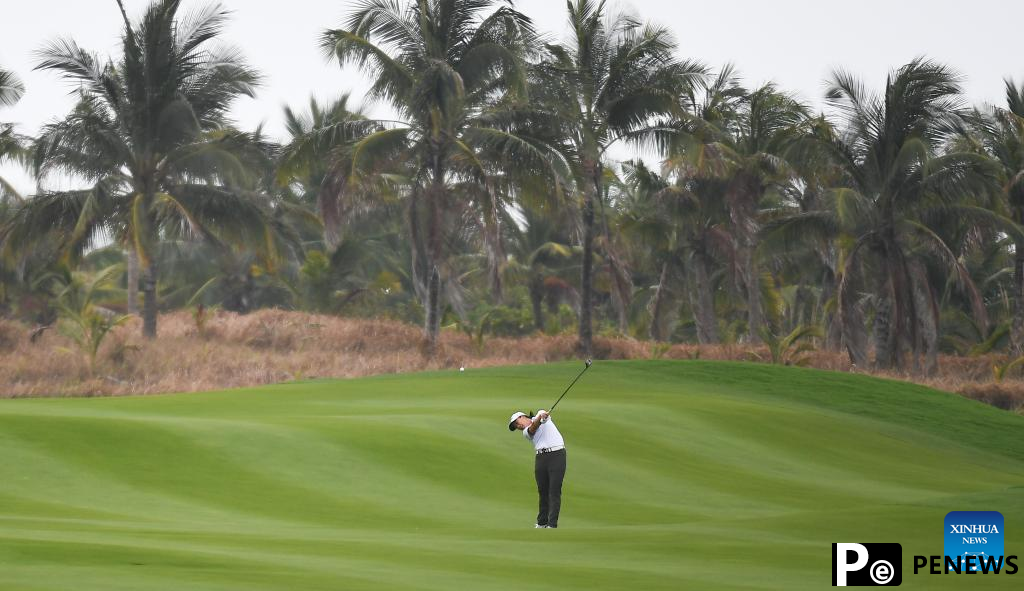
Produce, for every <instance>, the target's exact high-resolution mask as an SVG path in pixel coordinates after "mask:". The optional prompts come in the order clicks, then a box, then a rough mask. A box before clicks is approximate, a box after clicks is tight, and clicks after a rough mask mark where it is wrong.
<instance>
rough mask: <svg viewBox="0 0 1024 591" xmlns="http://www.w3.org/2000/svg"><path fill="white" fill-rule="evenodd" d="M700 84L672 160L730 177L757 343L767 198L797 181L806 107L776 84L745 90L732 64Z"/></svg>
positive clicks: (743, 281) (687, 103) (693, 173)
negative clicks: (794, 161) (791, 159)
mask: <svg viewBox="0 0 1024 591" xmlns="http://www.w3.org/2000/svg"><path fill="white" fill-rule="evenodd" d="M702 90H703V93H702V94H701V95H690V96H689V97H686V96H684V97H683V101H682V102H683V105H682V106H683V116H682V117H681V120H680V121H679V122H677V129H678V130H679V131H680V132H681V134H680V137H679V138H676V139H675V140H674V141H673V148H672V154H671V157H670V159H669V161H668V162H667V164H668V165H669V167H670V169H672V170H673V171H674V172H676V173H677V174H679V175H682V176H684V177H686V178H690V179H695V180H701V181H705V182H707V181H711V180H712V179H717V180H718V181H723V182H724V183H725V185H724V189H725V192H724V199H725V202H726V204H727V205H728V208H729V214H730V217H731V220H732V227H731V230H732V235H733V243H734V245H733V249H734V251H735V261H736V265H735V270H736V275H737V278H738V281H737V283H738V284H739V285H740V286H741V287H742V290H743V293H744V294H745V299H746V304H747V338H748V339H749V340H750V341H751V342H758V341H760V339H761V333H762V331H761V329H762V328H763V327H764V304H763V302H762V291H763V290H762V287H761V272H760V270H759V265H758V261H757V246H758V237H759V233H760V228H761V205H762V200H763V199H764V198H765V195H766V193H767V192H768V191H769V189H772V188H778V187H780V186H784V185H786V184H788V183H790V182H791V181H792V180H794V178H795V173H794V170H793V168H792V166H790V163H788V162H787V160H786V156H787V153H788V152H789V150H790V147H791V146H792V145H793V144H794V143H795V142H797V141H798V140H799V139H800V138H801V137H802V136H803V135H804V134H805V133H806V131H807V129H806V127H807V125H808V111H807V108H806V107H805V106H804V105H802V104H800V103H799V102H798V101H797V100H795V99H794V98H793V97H792V96H790V95H788V94H786V93H784V92H782V91H780V90H779V89H778V88H777V87H776V86H775V85H774V84H772V83H768V84H764V85H762V86H760V87H758V88H756V89H754V90H752V91H745V90H744V89H743V88H742V87H741V86H740V83H739V79H738V78H737V77H736V75H735V73H734V71H733V69H732V67H731V66H727V67H725V68H723V70H722V71H721V72H720V73H719V75H718V76H717V78H715V80H714V81H713V82H712V83H711V84H710V85H707V86H705V87H703V88H702Z"/></svg>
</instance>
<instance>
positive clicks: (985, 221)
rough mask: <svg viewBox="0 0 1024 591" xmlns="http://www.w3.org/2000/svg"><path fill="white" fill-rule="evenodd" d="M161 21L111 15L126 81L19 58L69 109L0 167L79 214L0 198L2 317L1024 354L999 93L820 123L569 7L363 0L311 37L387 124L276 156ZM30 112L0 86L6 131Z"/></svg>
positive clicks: (236, 91) (1009, 107)
mask: <svg viewBox="0 0 1024 591" xmlns="http://www.w3.org/2000/svg"><path fill="white" fill-rule="evenodd" d="M179 4H180V1H179V0H156V1H154V2H153V4H152V5H151V6H150V7H149V8H148V10H147V11H146V12H145V14H144V15H143V16H142V18H141V19H140V20H136V21H133V20H132V19H130V18H129V16H128V15H127V14H125V11H124V9H123V7H122V6H121V3H120V2H118V6H119V7H120V8H121V15H122V18H123V21H124V31H123V34H122V37H121V44H120V52H119V54H118V55H115V56H111V57H109V58H108V57H100V56H97V55H95V54H92V53H90V52H88V51H86V50H85V49H83V48H81V47H79V46H78V45H77V44H76V43H75V42H74V40H72V39H70V38H64V39H57V40H54V41H51V42H49V43H48V44H47V45H45V46H44V47H43V49H41V50H40V51H39V53H38V58H39V63H38V68H40V69H45V70H51V71H54V72H56V73H58V74H59V75H60V76H62V77H64V78H66V79H68V80H70V81H73V82H74V83H75V84H76V85H77V87H78V89H79V90H78V102H77V104H76V105H75V107H74V108H73V109H72V111H71V112H70V113H67V114H66V115H64V116H62V117H60V118H57V119H55V120H53V121H52V122H51V123H49V124H47V125H46V126H45V127H44V128H43V129H42V130H40V132H39V133H38V135H37V137H31V138H30V137H25V136H23V135H19V134H18V133H17V132H16V130H15V128H14V126H13V125H12V124H2V125H0V160H2V159H8V160H13V161H17V162H20V163H22V164H23V165H25V166H26V167H28V168H29V169H31V170H32V171H33V172H34V174H35V175H36V176H37V177H38V178H39V179H40V180H43V179H45V178H47V177H48V176H50V175H54V174H59V175H71V176H72V177H73V178H75V179H79V180H81V181H82V182H83V185H82V186H83V188H81V189H79V190H74V191H60V192H48V193H40V194H37V195H30V196H23V195H20V194H18V193H17V192H16V191H14V189H13V187H11V186H10V185H9V184H8V183H6V182H4V181H3V180H2V179H0V228H2V229H0V254H2V257H3V258H2V262H0V280H2V283H0V287H2V291H0V308H2V310H3V311H5V313H8V314H15V315H20V316H22V317H26V318H32V319H35V320H36V321H38V322H42V323H46V322H52V319H53V315H54V314H55V313H56V312H55V311H56V310H58V308H59V307H58V306H56V305H54V304H53V301H52V300H54V298H56V297H58V295H59V294H60V293H66V290H67V286H68V285H69V284H73V283H74V282H75V281H76V277H79V278H80V277H82V276H88V275H89V274H93V275H95V274H96V273H101V272H104V270H107V269H109V268H110V267H111V266H112V265H118V266H119V267H118V269H120V270H121V271H122V272H121V273H120V274H119V276H120V277H121V279H120V281H119V283H118V284H117V285H114V286H112V287H111V288H110V289H109V290H108V291H109V293H107V295H106V299H105V305H107V306H108V307H110V308H115V309H116V308H118V307H119V306H123V307H124V308H125V310H126V311H130V312H134V311H136V310H137V309H138V304H139V300H140V299H141V302H142V303H143V305H142V307H141V310H142V312H141V313H142V317H143V319H144V323H143V331H144V333H145V335H146V336H148V337H155V336H156V335H157V321H158V310H159V309H161V308H168V307H179V306H195V307H199V309H200V310H201V309H202V307H208V306H221V307H224V308H227V309H231V310H236V311H241V312H245V311H248V310H251V309H253V308H256V307H261V306H285V307H296V308H301V309H308V310H313V311H320V312H329V313H341V314H358V315H377V316H390V317H396V318H402V319H405V320H409V321H416V322H420V323H422V325H423V326H424V336H425V342H426V343H427V345H428V346H429V347H432V346H433V345H434V344H435V343H436V340H437V337H438V334H439V331H440V330H441V328H442V327H443V326H447V325H455V326H458V327H462V328H463V329H464V330H467V332H471V333H473V332H474V331H475V332H481V333H482V332H484V331H487V332H494V333H500V334H525V333H527V332H531V331H535V330H540V331H548V332H562V331H568V330H575V331H576V332H577V333H578V337H579V347H580V351H581V353H583V354H588V353H590V352H591V349H592V341H593V336H594V334H595V331H597V332H599V333H607V334H623V335H630V336H635V337H641V338H648V337H649V338H651V339H654V340H658V341H692V342H699V343H702V344H703V343H707V344H711V343H720V342H736V341H743V342H749V343H753V344H756V343H760V342H762V341H769V342H777V341H778V339H779V338H781V337H782V336H784V335H797V334H799V335H801V336H809V337H813V338H814V339H815V340H816V343H817V345H818V346H821V347H826V348H830V349H834V350H845V351H847V352H848V354H849V356H850V360H851V362H852V363H854V364H856V365H858V366H869V365H874V366H876V367H878V368H895V369H903V370H910V371H915V372H921V373H932V372H934V371H935V370H936V367H937V363H938V354H939V353H940V352H951V353H960V354H968V353H977V352H986V351H992V350H996V349H1002V350H1008V351H1012V352H1015V353H1020V352H1021V349H1022V347H1024V250H1022V249H1024V231H1022V228H1021V225H1022V224H1024V90H1022V89H1021V88H1018V87H1017V86H1016V85H1014V84H1013V83H1012V82H1007V100H1006V104H1004V105H1000V106H985V107H971V106H970V105H967V104H966V103H965V101H964V98H963V93H962V89H961V79H960V77H959V75H958V74H956V73H955V72H953V71H951V70H950V69H949V68H948V67H946V66H944V65H943V64H939V63H936V62H933V61H930V60H928V59H925V58H921V59H917V60H914V61H912V62H911V63H908V64H905V65H903V66H901V67H899V68H897V69H895V70H894V71H893V72H892V73H891V74H890V75H889V77H888V78H887V79H886V80H885V81H884V86H882V85H880V87H879V92H878V93H877V94H876V93H874V92H872V91H870V90H868V85H866V84H865V83H864V82H862V81H861V80H859V79H858V78H857V77H856V76H854V75H852V74H850V73H848V72H844V71H837V72H835V73H834V75H833V76H832V79H831V82H830V86H829V89H828V91H827V94H826V96H825V99H826V105H827V107H826V109H825V111H824V113H816V112H814V111H813V110H812V109H811V108H810V107H808V106H807V105H805V104H802V103H801V102H800V101H799V100H798V99H797V98H796V97H795V96H794V95H792V94H790V93H788V92H786V91H785V90H783V89H780V88H779V87H777V86H776V85H774V84H765V85H762V86H759V87H754V88H750V87H747V86H746V85H745V84H744V82H743V80H742V78H741V77H740V76H739V75H738V73H737V72H736V71H735V70H734V69H733V67H732V66H724V67H721V68H720V69H718V70H713V69H712V68H711V67H709V66H707V65H705V64H702V63H700V62H699V61H697V60H694V59H687V58H685V57H683V56H681V55H679V50H678V48H677V46H676V44H675V42H674V40H673V39H672V36H671V35H670V34H669V32H668V31H667V30H666V29H664V28H662V27H659V26H656V25H653V24H650V23H646V22H644V21H642V20H641V19H639V18H637V17H635V16H632V15H628V14H620V13H616V12H614V11H613V10H610V9H609V7H608V6H606V5H605V3H604V2H603V1H599V0H570V2H569V3H568V4H567V17H568V23H569V24H568V30H567V31H565V32H564V34H561V33H562V32H560V34H558V35H555V36H550V35H545V34H542V33H540V32H538V31H537V30H536V29H535V28H534V26H533V24H532V22H531V20H530V19H529V18H528V17H527V16H526V15H524V14H522V13H520V12H518V11H517V10H516V9H515V8H514V5H512V4H510V3H506V2H501V1H499V0H405V1H403V2H393V1H389V0H364V1H362V2H360V3H359V4H358V6H357V7H356V9H355V10H353V11H352V12H351V14H350V15H349V17H348V18H347V20H345V22H343V23H342V24H341V26H340V27H338V28H332V29H328V30H325V31H324V32H323V34H322V35H321V37H320V39H318V40H310V42H311V43H319V44H320V46H321V47H322V48H323V50H324V52H325V54H326V55H327V56H329V59H330V60H333V61H335V62H337V63H338V64H339V65H342V66H343V65H347V64H355V65H356V66H358V67H359V68H360V69H361V70H362V71H363V72H364V73H365V75H366V76H367V77H368V78H369V79H370V81H371V91H370V96H369V97H367V98H368V99H373V100H375V101H377V102H378V103H379V104H381V105H383V106H386V107H387V110H388V111H389V112H390V113H392V115H391V116H389V117H388V118H376V117H374V116H371V115H370V114H369V113H368V112H366V111H364V110H363V109H364V108H365V106H357V103H360V102H363V101H358V100H356V99H354V98H353V97H351V96H350V95H348V94H344V90H345V89H338V96H339V98H338V99H337V100H335V101H333V102H330V103H327V104H322V103H320V102H317V101H315V100H313V101H311V102H310V104H309V105H308V107H306V108H304V109H291V108H289V109H286V111H285V113H284V114H283V116H284V118H285V122H286V126H287V131H288V136H289V137H288V138H287V139H286V140H285V141H284V142H282V143H278V142H275V141H272V140H271V139H270V138H268V137H267V136H266V135H265V134H264V133H263V131H262V130H259V129H257V130H242V129H238V128H237V127H236V126H235V125H234V124H232V122H231V121H230V119H229V117H228V114H229V112H230V108H231V105H232V103H233V101H234V100H235V99H236V98H238V97H240V96H253V95H255V93H256V92H258V87H259V85H260V82H261V78H260V74H259V72H258V71H257V70H256V69H255V68H254V67H253V66H251V65H250V64H248V63H246V62H245V60H244V58H243V56H242V54H241V53H240V52H238V51H235V50H225V49H222V48H220V46H219V45H217V44H216V41H217V40H218V38H219V37H220V34H221V32H222V27H223V25H224V22H225V18H226V12H225V11H224V10H223V9H222V8H221V7H220V6H218V5H210V6H208V7H207V8H205V9H203V10H199V11H197V12H194V13H192V14H190V15H188V16H185V15H183V14H182V13H181V11H180V10H179ZM553 39H560V41H554V40H553ZM23 92H24V88H23V85H22V84H21V83H20V82H18V79H17V77H16V76H15V75H14V74H13V73H10V72H7V71H4V70H0V106H3V105H10V104H13V103H14V102H15V101H17V100H18V99H19V98H20V96H21V95H22V94H23ZM626 151H632V152H633V154H634V157H633V159H627V160H626V161H618V160H616V159H615V158H613V154H621V153H623V152H626ZM641 155H644V156H645V158H644V159H641V158H640V156H641ZM79 280H80V279H79ZM140 292H141V294H140Z"/></svg>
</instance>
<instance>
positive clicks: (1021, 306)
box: [978, 80, 1024, 354]
mask: <svg viewBox="0 0 1024 591" xmlns="http://www.w3.org/2000/svg"><path fill="white" fill-rule="evenodd" d="M979 119H980V120H981V121H982V123H981V125H979V126H978V129H979V136H980V140H981V142H980V143H981V147H982V148H983V149H984V150H985V151H986V152H987V153H988V154H989V155H991V157H992V158H993V160H994V161H995V163H996V164H997V166H998V180H999V184H1000V186H1001V188H1002V191H1001V193H1002V206H1003V207H1005V208H1007V209H1008V211H1007V213H1008V217H1010V218H1011V219H1012V220H1013V222H1014V223H1015V224H1017V225H1024V88H1022V87H1018V86H1017V85H1016V84H1015V83H1014V82H1013V81H1012V80H1007V81H1006V106H1005V107H1002V108H995V109H993V110H992V112H991V113H990V114H988V116H987V117H986V116H981V115H980V114H979ZM1006 227H1007V224H1001V225H1000V227H999V229H1000V230H1003V231H1006ZM1008 233H1009V235H1010V236H1011V237H1012V238H1014V248H1013V290H1012V293H1013V298H1012V299H1013V320H1012V324H1011V326H1012V330H1011V341H1012V345H1013V348H1014V350H1015V351H1016V352H1017V353H1018V354H1019V353H1022V352H1024V240H1018V239H1016V235H1015V233H1013V232H1008Z"/></svg>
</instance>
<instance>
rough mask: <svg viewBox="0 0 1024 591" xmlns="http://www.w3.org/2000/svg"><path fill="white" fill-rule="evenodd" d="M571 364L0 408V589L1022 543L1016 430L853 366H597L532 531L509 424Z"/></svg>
mask: <svg viewBox="0 0 1024 591" xmlns="http://www.w3.org/2000/svg"><path fill="white" fill-rule="evenodd" d="M577 371H578V366H577V365H576V364H554V365H548V366H539V367H517V368H492V369H487V370H475V369H473V368H470V369H469V370H468V371H467V372H466V373H465V374H459V373H457V372H434V373H427V374H416V375H405V376H381V377H377V378H369V379H361V380H351V381H315V382H303V383H290V384H283V385H280V386H274V387H267V388H254V389H245V390H236V391H228V392H211V393H204V394H194V395H180V396H173V395H171V396H156V397H148V398H120V399H89V400H13V401H4V402H3V403H0V443H2V444H3V446H4V448H5V459H6V460H8V461H5V462H2V463H0V588H17V589H48V590H50V589H53V590H56V589H67V588H75V589H84V590H91V589H96V590H99V589H104V590H106V589H120V588H124V589H180V588H185V587H187V588H189V589H198V590H203V591H205V590H212V589H241V588H244V589H296V588H301V589H325V590H326V589H332V590H333V589H339V588H344V589H380V588H392V589H431V590H432V589H451V588H472V589H509V588H514V587H521V584H520V583H517V582H516V581H515V580H514V575H510V573H516V572H519V571H529V569H530V568H538V565H539V566H541V567H542V568H543V569H544V572H545V576H544V577H543V578H540V579H536V580H531V581H530V584H529V588H531V589H624V588H643V589H679V588H688V589H778V588H787V589H819V588H822V586H827V584H828V579H829V577H830V559H829V550H830V546H829V544H831V542H834V541H842V540H847V541H849V540H853V539H864V540H867V539H868V538H870V540H874V541H901V542H903V543H904V554H905V559H906V562H907V564H906V565H905V567H907V568H909V567H910V563H909V556H910V555H912V554H913V553H926V551H931V550H932V549H934V547H935V544H938V547H939V549H940V550H941V521H942V516H944V515H945V513H946V512H948V511H949V510H953V509H974V508H989V509H994V510H1002V511H1003V513H1004V515H1006V518H1007V523H1008V524H1018V523H1019V524H1021V526H1020V527H1024V506H1022V503H1021V501H1020V498H1021V496H1022V495H1021V492H1022V490H1024V489H1022V488H1018V487H1022V486H1024V437H1021V435H1022V434H1024V431H1022V429H1024V420H1022V419H1021V418H1020V417H1016V416H1012V415H1010V414H1008V413H1003V412H1001V411H997V410H995V409H991V408H989V407H985V406H983V405H980V404H977V403H973V402H970V401H966V400H962V399H960V398H957V397H954V396H951V395H946V394H943V393H939V392H934V391H931V390H927V389H924V388H920V387H916V386H911V385H908V384H903V383H896V382H887V381H882V380H876V379H872V378H866V377H862V376H851V375H841V374H830V373H826V372H817V371H806V370H797V369H791V368H777V367H767V366H763V365H745V364H727V363H709V362H615V363H612V362H599V363H598V364H597V365H596V366H595V367H594V368H593V369H592V370H591V371H590V372H589V373H588V374H587V376H586V377H585V378H584V379H583V380H581V382H580V383H579V384H578V385H577V387H576V388H575V389H574V390H573V392H572V393H571V394H570V395H569V396H568V397H567V398H566V400H565V401H563V402H562V404H561V405H560V406H559V412H558V413H557V418H556V420H557V422H558V425H559V428H560V429H561V430H562V431H563V433H565V435H566V438H567V444H568V448H569V450H568V457H569V471H568V475H567V481H566V492H565V499H564V510H563V511H564V513H563V520H562V528H561V529H559V530H557V531H542V530H533V529H532V526H531V524H532V519H533V515H534V513H535V511H536V507H535V504H536V498H535V491H534V485H533V481H532V460H533V458H532V454H531V452H530V448H529V446H528V444H527V443H526V442H525V441H523V439H522V436H521V435H519V434H514V435H513V434H509V433H508V431H507V429H506V428H505V426H504V422H505V420H506V419H507V417H508V414H509V413H510V412H511V411H512V410H514V409H516V408H524V407H525V408H534V409H536V408H539V407H543V406H546V405H548V404H550V402H551V401H552V400H553V399H554V398H556V397H557V395H558V393H560V392H561V389H562V388H563V387H564V384H565V383H566V382H567V381H568V380H569V379H571V378H572V376H573V375H575V373H576V372H577ZM865 536H866V537H865ZM915 546H916V548H915ZM1012 580H1013V578H1012V577H1004V578H1002V579H1000V578H988V579H985V581H984V582H985V585H986V587H989V586H991V588H1004V587H1005V588H1008V587H1007V585H1009V584H1012ZM956 583H957V581H956V580H955V579H950V578H943V577H931V578H927V577H919V578H913V577H911V578H909V579H905V582H904V585H905V586H908V587H910V588H915V587H916V588H922V589H923V588H929V589H933V588H937V589H943V588H956Z"/></svg>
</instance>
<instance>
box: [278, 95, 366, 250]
mask: <svg viewBox="0 0 1024 591" xmlns="http://www.w3.org/2000/svg"><path fill="white" fill-rule="evenodd" d="M351 100H352V99H351V95H349V94H344V95H342V96H341V97H339V98H338V99H336V100H334V101H331V102H329V103H327V104H320V103H319V102H317V100H316V99H315V98H311V99H310V101H309V111H308V112H307V113H297V112H295V111H294V110H292V109H291V108H290V107H286V108H285V112H284V117H285V128H286V130H287V132H288V135H289V141H288V142H287V143H286V144H285V145H284V146H283V148H282V154H281V159H280V163H279V166H278V171H277V182H278V183H279V184H280V185H283V186H285V187H286V188H288V189H293V190H294V191H293V192H297V194H296V195H295V196H296V197H297V199H298V201H299V202H300V203H304V204H306V205H307V206H312V207H315V208H316V210H317V211H318V212H319V215H320V219H321V220H322V222H323V233H324V243H325V247H326V249H327V250H328V251H333V250H334V249H335V248H337V246H338V245H339V244H341V242H342V239H343V236H342V227H343V226H344V225H345V224H346V223H348V222H350V221H351V219H350V218H351V217H352V215H353V214H354V213H356V212H355V211H353V210H354V209H355V208H356V207H357V206H360V205H361V206H364V207H363V209H365V206H367V205H368V204H369V203H368V200H366V199H358V198H355V197H354V195H353V193H354V191H355V189H356V188H357V187H355V186H353V185H352V184H350V183H349V182H348V181H349V174H350V172H351V169H352V159H351V156H352V150H351V147H352V145H353V144H354V143H355V141H356V140H357V139H362V138H364V137H365V136H366V135H368V134H369V133H371V132H373V131H380V128H379V126H378V127H376V128H374V127H373V126H372V124H371V123H369V122H368V121H367V115H366V113H364V112H363V111H362V110H360V109H352V108H351V107H350V103H351ZM362 193H365V190H364V191H362V192H361V193H360V194H362Z"/></svg>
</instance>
